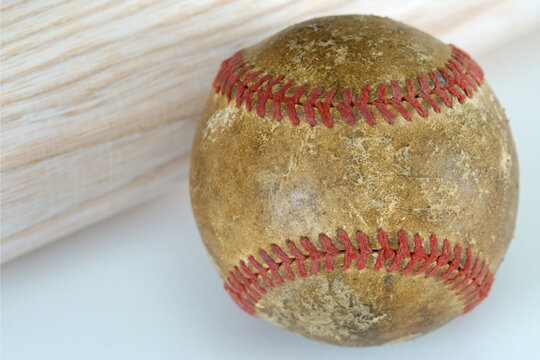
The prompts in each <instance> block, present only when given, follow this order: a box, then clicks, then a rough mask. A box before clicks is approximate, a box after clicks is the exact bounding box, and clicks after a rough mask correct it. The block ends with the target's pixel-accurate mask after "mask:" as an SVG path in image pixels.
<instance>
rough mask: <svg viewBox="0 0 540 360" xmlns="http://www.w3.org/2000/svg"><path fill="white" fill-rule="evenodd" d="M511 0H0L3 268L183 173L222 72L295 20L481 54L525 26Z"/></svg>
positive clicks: (522, 10)
mask: <svg viewBox="0 0 540 360" xmlns="http://www.w3.org/2000/svg"><path fill="white" fill-rule="evenodd" d="M513 4H514V3H509V2H506V1H499V0H486V1H470V2H461V3H460V4H459V6H457V5H451V4H449V3H448V2H446V1H441V2H433V1H429V0H413V1H409V2H407V6H403V2H397V1H396V2H394V1H384V2H380V1H377V0H368V1H358V2H354V1H353V2H351V1H350V0H347V1H334V2H329V1H319V0H317V1H307V0H306V1H291V0H283V1H262V2H254V1H239V0H236V1H229V2H226V3H222V2H218V1H213V2H189V1H180V2H179V1H135V0H127V1H122V2H118V1H112V0H94V1H81V0H77V1H68V0H57V1H32V2H20V1H13V0H6V1H2V5H1V6H2V9H1V20H2V24H1V26H2V46H1V49H2V54H1V57H2V65H1V67H2V80H1V81H2V87H1V91H2V108H1V115H2V134H1V139H2V143H1V193H0V195H1V212H2V218H1V220H2V222H1V225H2V226H1V253H2V256H1V259H2V262H5V261H8V260H10V259H13V258H15V257H16V256H19V255H21V254H24V253H26V252H28V251H30V250H32V249H35V248H37V247H39V246H42V245H44V244H46V243H48V242H50V241H52V240H54V239H57V238H59V237H61V236H63V235H66V234H68V233H71V232H73V231H75V230H78V229H81V228H82V227H84V226H87V225H89V224H92V223H95V222H97V221H99V220H102V219H104V218H106V217H108V216H110V215H112V214H115V213H117V212H119V211H122V210H124V209H127V208H129V207H131V206H134V205H136V204H138V203H140V202H142V201H144V200H146V199H149V198H151V197H153V196H155V195H156V194H159V193H160V192H162V191H164V190H166V189H168V188H169V187H170V186H171V185H172V184H174V183H175V181H177V180H178V179H179V178H180V177H182V176H184V175H185V174H186V169H187V166H186V165H187V162H188V154H189V150H190V146H191V137H192V134H193V133H194V130H195V125H196V120H197V117H198V114H199V112H200V110H201V109H202V106H203V105H204V102H205V100H206V97H207V95H208V93H209V91H210V84H211V81H212V78H213V77H214V75H215V73H216V72H217V69H218V67H219V63H220V61H221V60H222V59H225V58H226V57H228V56H230V55H231V54H232V53H233V52H234V51H236V50H238V49H240V48H243V47H246V46H249V45H251V44H254V43H256V42H258V41H260V40H261V39H262V38H265V37H267V36H269V35H270V34H272V33H274V32H276V31H278V30H280V29H282V28H284V27H286V26H288V25H290V24H293V23H296V22H299V21H302V20H305V19H308V18H311V17H315V16H322V15H328V14H344V13H376V14H379V15H386V16H390V17H393V18H395V19H397V20H401V21H403V22H406V23H408V24H410V25H412V26H415V27H418V28H420V29H423V30H425V31H427V32H430V33H432V34H433V35H435V36H437V37H439V38H441V39H443V40H445V41H448V42H454V43H456V44H458V45H459V46H460V47H462V48H464V49H467V50H470V51H472V52H475V53H478V52H480V51H483V50H486V49H487V48H489V47H492V46H495V45H496V44H498V43H502V42H504V41H506V40H508V39H510V38H512V37H516V36H519V35H520V34H522V33H524V32H526V31H528V30H530V29H531V28H532V27H533V26H534V25H535V23H536V20H535V15H536V13H535V12H533V11H528V9H527V7H525V6H517V5H513Z"/></svg>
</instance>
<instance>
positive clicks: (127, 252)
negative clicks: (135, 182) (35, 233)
mask: <svg viewBox="0 0 540 360" xmlns="http://www.w3.org/2000/svg"><path fill="white" fill-rule="evenodd" d="M539 39H540V32H537V33H536V34H531V35H530V36H527V37H524V38H522V39H520V40H518V41H515V42H514V43H512V44H507V45H506V46H504V47H502V48H500V49H498V50H495V51H493V52H490V53H482V54H476V53H474V51H470V52H471V53H472V55H473V56H474V57H475V58H476V60H477V61H478V62H479V63H480V64H481V65H482V67H483V68H484V71H485V73H486V77H487V80H488V82H489V83H490V85H491V86H492V88H493V89H494V91H495V93H496V94H497V95H498V97H499V99H500V101H501V103H502V104H503V105H504V106H505V108H506V111H507V114H508V117H509V118H510V121H511V126H512V130H513V133H514V138H515V140H516V143H517V148H518V155H519V161H520V181H521V182H520V204H519V214H518V221H517V229H516V233H515V238H514V240H513V242H512V244H511V246H510V249H509V251H508V253H507V256H506V258H505V261H504V262H503V264H502V266H501V267H500V269H499V272H498V273H497V276H496V281H495V283H494V286H493V288H492V291H491V293H490V296H489V297H488V298H487V299H486V300H485V301H484V302H483V303H482V304H481V305H480V306H478V307H477V308H476V309H475V310H474V311H472V312H471V313H469V314H467V315H466V316H462V317H460V318H458V319H456V320H454V321H452V322H451V323H449V324H447V325H445V326H444V327H442V328H441V329H439V330H437V331H434V332H432V333H430V334H427V335H425V336H423V337H421V338H419V339H416V340H413V341H409V342H405V343H402V344H397V345H390V346H385V347H376V348H364V349H350V348H340V347H336V346H331V345H325V344H321V343H317V342H314V341H311V340H307V339H304V338H301V337H298V336H296V335H294V334H291V333H289V332H287V331H284V330H281V329H279V328H278V327H275V326H273V325H270V324H269V323H266V322H264V321H262V320H258V319H256V318H254V317H250V316H248V315H246V314H245V313H243V312H242V311H241V310H239V309H238V308H237V306H236V305H235V304H234V303H233V302H232V300H231V299H230V298H229V296H228V295H227V294H226V292H225V291H223V290H222V282H221V280H220V279H219V277H218V275H217V273H216V271H215V270H214V268H213V267H212V265H211V263H210V261H209V260H208V258H207V256H206V253H205V250H204V247H203V245H202V242H201V240H200V237H199V234H198V232H197V229H196V226H195V223H194V220H193V217H192V214H191V209H190V205H189V195H188V183H187V181H182V182H180V183H179V184H178V186H177V187H176V189H175V190H174V191H172V192H170V193H167V194H166V195H164V196H162V197H161V198H159V199H156V200H154V201H152V202H151V203H148V204H145V205H143V206H139V207H138V208H136V209H133V210H131V211H128V212H126V213H124V214H121V215H119V216H116V217H114V218H111V219H109V220H107V221H104V222H102V223H100V224H97V225H94V226H92V227H90V228H88V229H86V230H83V231H81V232H79V233H77V234H74V235H71V236H68V237H67V238H65V239H62V240H60V241H57V242H56V243H54V244H52V245H50V246H47V247H45V248H43V249H40V250H38V251H35V252H33V253H31V254H29V255H27V256H25V257H23V258H20V259H17V260H15V261H12V262H10V263H8V264H6V265H4V266H2V284H1V290H2V347H1V355H2V359H4V360H25V359H29V360H30V359H31V360H36V359H70V360H73V359H93V360H94V359H217V358H219V359H232V358H234V359H285V358H287V359H312V360H315V359H334V358H335V359H345V358H354V359H396V358H399V359H400V360H405V359H437V360H442V359H453V360H455V359H473V358H474V359H508V358H510V357H512V358H516V359H533V358H536V359H539V358H540V270H539V268H540V263H539V256H538V253H539V249H538V242H539V239H538V236H539V235H538V234H539V233H538V230H537V229H538V224H539V223H540V220H539V219H540V216H539V214H538V213H537V211H540V210H539V209H540V206H539V204H540V196H539V190H538V189H539V187H540V135H539V133H540V115H539V113H540V40H539ZM457 45H458V46H459V44H457ZM467 50H470V49H467Z"/></svg>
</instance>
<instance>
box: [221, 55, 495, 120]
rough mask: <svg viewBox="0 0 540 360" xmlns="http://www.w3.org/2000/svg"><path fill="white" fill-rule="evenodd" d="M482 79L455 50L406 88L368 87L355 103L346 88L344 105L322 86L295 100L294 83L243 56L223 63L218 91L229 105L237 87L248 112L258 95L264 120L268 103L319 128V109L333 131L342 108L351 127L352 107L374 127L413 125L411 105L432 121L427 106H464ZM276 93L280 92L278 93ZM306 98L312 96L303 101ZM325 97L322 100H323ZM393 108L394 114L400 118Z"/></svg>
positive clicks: (394, 85) (237, 95)
mask: <svg viewBox="0 0 540 360" xmlns="http://www.w3.org/2000/svg"><path fill="white" fill-rule="evenodd" d="M483 80H484V73H483V72H482V69H481V68H480V66H478V64H477V63H476V62H475V61H474V60H473V59H472V58H471V57H470V56H469V55H468V54H467V53H466V52H464V51H463V50H460V49H458V48H457V47H455V46H453V45H452V55H451V58H450V59H449V60H448V61H447V63H446V65H445V66H444V67H442V68H439V69H437V70H436V71H431V72H429V73H427V74H419V75H418V76H417V77H416V79H412V78H408V79H405V82H404V84H401V85H400V83H399V82H397V81H390V82H389V83H384V82H383V83H379V84H367V85H365V86H364V87H363V88H362V90H361V92H360V96H359V97H358V98H354V97H353V93H354V91H353V89H352V88H351V87H347V88H346V89H345V90H344V92H343V94H342V95H341V97H342V98H343V100H342V101H341V102H339V103H335V101H334V97H335V95H336V94H337V92H338V89H330V90H328V91H327V92H326V93H325V91H324V90H323V89H322V88H320V87H315V88H313V89H311V90H309V89H308V87H306V86H299V87H298V88H296V90H295V91H294V93H293V95H292V96H288V95H287V92H288V91H289V90H290V89H291V88H293V87H294V85H295V82H294V81H293V80H285V79H284V77H283V76H281V75H280V76H272V75H269V74H264V75H263V72H261V71H253V66H248V65H247V64H246V63H245V62H244V60H243V57H242V52H241V51H239V52H237V53H236V54H234V55H233V56H232V57H230V58H229V59H227V60H225V61H223V62H222V64H221V67H220V70H219V71H218V73H217V75H216V78H215V79H214V82H213V86H214V89H215V92H216V93H219V94H221V95H225V96H226V97H227V100H228V101H230V100H231V93H232V91H233V88H236V90H235V96H234V97H235V103H236V106H237V107H240V106H241V105H242V103H243V102H245V106H246V109H247V110H248V111H251V110H252V101H253V95H254V94H255V93H257V94H258V99H257V107H256V114H257V115H258V116H259V117H264V116H265V115H266V107H267V102H268V100H271V104H270V106H271V109H272V117H273V118H274V119H277V120H281V119H282V118H283V114H282V113H281V109H282V106H285V107H286V108H287V113H288V114H287V115H288V117H289V120H290V121H291V123H292V124H293V125H299V124H300V119H299V118H298V114H297V111H298V110H299V109H302V110H303V113H304V117H305V121H306V122H307V123H308V124H310V125H311V126H315V125H317V121H316V118H317V117H316V115H315V110H318V112H319V115H320V122H321V123H322V124H323V125H325V126H327V127H329V128H332V127H333V126H334V123H335V121H336V119H335V118H334V117H333V115H332V112H331V109H332V108H337V110H338V112H339V113H340V114H341V119H342V120H343V121H344V122H345V123H346V124H348V125H351V126H354V125H355V124H356V123H357V121H356V120H355V118H354V114H353V111H352V110H353V106H355V107H357V108H358V110H359V111H360V115H361V116H362V117H363V118H364V120H365V121H366V123H367V124H368V125H370V126H373V124H374V123H375V116H374V111H378V112H379V113H380V114H381V115H382V117H383V119H384V120H385V121H386V122H387V123H389V124H392V123H393V122H394V120H395V116H396V115H397V114H399V115H400V116H401V117H403V118H405V119H406V120H409V121H410V120H411V113H410V111H409V110H408V109H407V108H406V107H405V106H404V103H409V104H410V105H411V106H412V108H413V109H414V110H415V111H416V112H417V113H418V115H420V116H422V117H424V118H427V117H428V116H429V112H428V109H427V107H426V106H427V105H429V107H431V109H433V111H435V112H441V106H440V104H439V103H438V102H437V99H440V100H441V101H442V103H443V104H444V105H445V106H447V107H453V106H454V102H453V101H452V100H451V98H450V95H451V96H452V97H454V98H455V99H457V101H459V102H460V103H461V104H463V103H464V102H465V100H466V98H467V97H469V98H470V97H472V96H473V95H474V92H476V91H477V90H478V87H479V86H480V85H481V84H482V82H483ZM265 83H266V85H265ZM415 83H416V84H417V86H416V88H417V90H415ZM250 84H251V85H250ZM387 86H389V87H390V88H391V90H392V91H391V96H390V95H388V94H387V91H386V87H387ZM402 86H403V88H402ZM273 88H276V90H275V91H273ZM372 89H374V91H376V94H375V95H376V98H375V99H374V100H370V93H371V91H372ZM403 89H404V90H405V94H404V92H403ZM304 93H306V94H309V95H308V96H307V97H305V98H304V100H300V98H301V97H302V95H303V94H304ZM321 97H322V101H321V100H319V99H320V98H321ZM419 100H421V101H422V102H420V101H419ZM338 101H339V100H338ZM297 107H298V108H297ZM391 108H393V109H395V113H394V112H392V111H391Z"/></svg>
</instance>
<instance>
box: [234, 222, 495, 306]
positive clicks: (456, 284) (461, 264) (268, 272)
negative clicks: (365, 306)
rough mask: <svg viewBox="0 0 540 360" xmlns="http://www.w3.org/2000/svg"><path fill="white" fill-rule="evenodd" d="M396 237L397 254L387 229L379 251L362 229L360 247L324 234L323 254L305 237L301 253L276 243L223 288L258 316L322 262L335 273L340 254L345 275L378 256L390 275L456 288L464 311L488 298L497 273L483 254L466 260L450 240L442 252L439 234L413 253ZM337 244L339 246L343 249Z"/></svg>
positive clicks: (418, 242) (343, 236)
mask: <svg viewBox="0 0 540 360" xmlns="http://www.w3.org/2000/svg"><path fill="white" fill-rule="evenodd" d="M397 237H398V241H397V243H398V248H397V249H395V250H394V249H392V248H391V246H390V242H389V240H388V236H387V233H386V232H384V231H383V230H378V232H377V240H378V244H379V246H377V247H372V246H371V245H370V243H369V239H368V237H367V236H366V235H365V234H364V233H362V232H360V231H357V232H356V239H357V241H358V246H357V247H355V246H354V245H353V243H352V242H351V240H350V239H349V236H348V235H347V233H346V232H345V231H344V230H338V231H337V238H338V239H339V242H335V241H336V240H333V239H331V238H329V237H327V236H326V235H323V234H321V235H319V245H320V246H319V248H322V249H323V250H318V249H317V247H316V246H315V245H314V244H313V243H312V242H311V241H310V240H309V239H308V238H306V237H302V238H301V239H300V247H301V248H303V250H304V251H300V249H299V248H298V247H297V245H296V244H295V243H294V242H292V241H291V240H288V241H287V242H286V246H287V250H285V249H283V248H282V247H280V246H279V245H276V244H271V246H270V248H271V250H272V253H273V254H274V255H273V256H272V255H270V254H269V253H268V252H267V251H265V250H263V249H259V250H258V259H257V258H256V257H255V256H254V255H250V256H249V257H248V258H247V263H246V262H244V261H240V263H239V265H238V266H234V268H233V269H232V270H231V271H229V273H228V275H227V278H226V280H225V282H224V287H225V290H226V291H227V292H228V293H229V294H230V296H231V298H232V299H233V300H234V301H235V302H236V304H237V305H238V306H239V307H240V308H241V309H243V310H244V311H246V312H247V313H249V314H252V315H253V314H254V313H255V304H256V303H257V301H259V300H260V299H261V298H262V296H263V295H264V294H266V292H267V291H268V290H270V289H272V288H274V287H276V286H279V285H283V284H284V283H285V281H287V280H289V281H294V280H295V279H296V278H297V276H299V277H300V278H304V277H306V276H308V275H309V274H310V273H311V274H313V275H315V274H318V273H319V272H320V271H321V266H320V265H321V264H320V260H321V259H322V260H324V266H323V267H324V269H325V270H326V271H328V272H330V271H334V270H336V269H335V266H334V259H335V257H336V256H337V255H340V254H342V255H344V259H343V265H342V266H341V268H340V269H337V270H341V271H346V270H347V269H349V268H351V267H352V266H353V261H356V265H355V266H354V267H355V268H356V269H357V270H363V269H365V268H366V266H367V265H368V257H370V256H375V255H376V259H375V262H374V264H373V268H372V269H373V270H374V271H379V270H380V269H382V268H385V269H386V271H387V272H388V273H392V272H398V273H399V274H401V275H403V276H411V275H413V276H419V275H424V277H425V278H435V280H436V281H444V282H445V284H448V285H449V286H450V285H453V286H452V287H451V290H452V291H455V293H456V295H457V296H458V297H459V298H460V299H461V301H462V302H463V304H464V310H463V312H464V313H466V312H468V311H470V310H472V309H473V308H474V307H476V305H478V304H479V303H480V302H481V301H482V300H483V299H485V298H486V297H487V295H488V293H489V290H490V288H491V285H492V283H493V280H494V276H493V273H492V272H491V271H490V270H489V268H488V266H487V264H486V261H485V260H482V259H480V258H479V256H476V257H474V260H473V255H472V253H471V250H470V248H467V249H466V250H465V258H464V259H463V256H462V255H463V253H462V248H461V246H459V245H455V246H454V251H453V253H452V252H451V249H450V248H451V246H450V242H449V241H448V240H446V239H445V240H444V241H443V242H442V247H441V250H440V251H439V246H438V245H439V240H438V239H437V237H436V236H435V235H431V237H430V248H429V252H427V251H426V249H424V247H423V245H422V238H421V236H420V235H418V234H415V235H414V237H413V239H414V247H413V248H412V249H411V246H412V244H409V239H408V237H407V235H406V234H405V232H404V231H402V230H400V231H398V233H397ZM335 244H340V245H338V247H339V248H338V247H336V246H335ZM369 262H370V263H372V262H373V261H369ZM306 263H309V264H310V265H311V266H310V268H309V271H308V270H306V266H307V264H306Z"/></svg>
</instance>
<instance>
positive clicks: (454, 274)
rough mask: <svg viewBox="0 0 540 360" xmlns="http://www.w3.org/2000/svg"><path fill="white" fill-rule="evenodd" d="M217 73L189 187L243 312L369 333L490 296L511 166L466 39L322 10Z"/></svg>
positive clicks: (390, 334)
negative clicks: (457, 42) (446, 39)
mask: <svg viewBox="0 0 540 360" xmlns="http://www.w3.org/2000/svg"><path fill="white" fill-rule="evenodd" d="M213 87H214V91H213V92H212V94H211V95H210V98H209V99H208V102H207V105H206V108H205V109H204V112H203V113H202V116H201V119H200V123H199V126H198V129H197V132H196V135H195V140H194V143H193V152H192V158H191V169H190V184H191V200H192V206H193V211H194V214H195V219H196V221H197V225H198V227H199V230H200V233H201V236H202V238H203V240H204V244H205V246H206V249H207V250H208V253H209V255H210V257H211V259H212V261H213V263H214V264H215V266H216V268H217V269H218V271H219V274H220V275H221V277H222V278H223V280H224V287H225V290H226V291H227V292H228V293H229V294H230V296H231V297H232V299H233V300H234V301H235V302H236V303H237V304H238V306H239V307H240V308H241V309H243V310H245V311H246V312H247V313H249V314H252V315H255V316H257V317H260V318H263V319H266V320H268V321H270V322H272V323H274V324H277V325H279V326H281V327H283V328H286V329H288V330H290V331H293V332H295V333H298V334H300V335H303V336H307V337H309V338H312V339H316V340H321V341H324V342H328V343H333V344H339V345H345V346H366V345H377V344H385V343H391V342H397V341H402V340H407V339H412V338H415V337H417V336H420V335H422V334H424V333H426V332H428V331H431V330H433V329H435V328H438V327H439V326H441V325H443V324H445V323H446V322H448V321H450V320H451V319H453V318H455V317H456V316H458V315H460V314H463V313H466V312H468V311H470V310H471V309H473V308H474V307H475V306H477V305H478V304H479V303H480V302H481V301H482V300H483V299H484V298H486V296H487V295H488V292H489V290H490V287H491V285H492V283H493V280H494V274H495V272H496V271H497V268H498V267H499V265H500V264H501V261H502V260H503V257H504V254H505V251H506V249H507V247H508V245H509V242H510V240H511V238H512V234H513V230H514V223H515V218H516V205H517V198H518V163H517V157H516V151H515V147H514V143H513V140H512V135H511V133H510V128H509V124H508V120H507V119H506V117H505V114H504V111H503V109H502V108H501V106H500V105H499V102H498V101H497V99H496V97H495V95H494V94H493V92H492V90H491V89H490V87H489V86H488V84H487V83H486V81H485V80H484V73H483V72H482V70H481V68H480V67H479V66H478V64H477V63H476V62H475V61H474V60H473V59H472V58H471V57H470V56H469V55H468V54H467V53H466V52H464V51H462V50H460V49H459V48H457V47H455V46H453V45H447V44H444V43H442V42H440V41H438V40H437V39H435V38H433V37H431V36H430V35H428V34H425V33H423V32H421V31H419V30H417V29H414V28H412V27H409V26H407V25H404V24H402V23H399V22H396V21H393V20H391V19H388V18H380V17H376V16H357V15H354V16H334V17H325V18H317V19H313V20H309V21H306V22H303V23H301V24H297V25H294V26H292V27H289V28H287V29H285V30H283V31H281V32H279V33H277V34H276V35H274V36H272V37H270V38H269V39H267V40H265V41H263V42H261V43H259V44H257V45H255V46H252V47H250V48H247V49H245V50H241V51H239V52H237V53H236V54H234V55H233V56H232V57H231V58H229V59H227V60H225V61H224V62H223V63H222V65H221V68H220V70H219V72H218V74H217V76H216V78H215V81H214V83H213Z"/></svg>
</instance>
